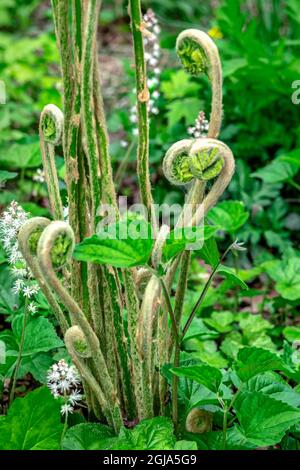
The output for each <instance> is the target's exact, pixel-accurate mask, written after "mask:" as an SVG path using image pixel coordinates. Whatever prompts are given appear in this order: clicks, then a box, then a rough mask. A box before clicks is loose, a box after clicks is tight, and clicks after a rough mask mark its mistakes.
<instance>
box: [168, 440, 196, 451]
mask: <svg viewBox="0 0 300 470" xmlns="http://www.w3.org/2000/svg"><path fill="white" fill-rule="evenodd" d="M197 449H198V447H197V443H196V442H195V441H177V442H176V444H175V447H174V450H197Z"/></svg>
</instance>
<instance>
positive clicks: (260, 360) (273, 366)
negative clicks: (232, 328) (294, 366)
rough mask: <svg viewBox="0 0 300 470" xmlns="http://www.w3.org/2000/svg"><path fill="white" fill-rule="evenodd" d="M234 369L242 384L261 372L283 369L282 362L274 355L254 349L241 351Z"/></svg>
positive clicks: (263, 350)
mask: <svg viewBox="0 0 300 470" xmlns="http://www.w3.org/2000/svg"><path fill="white" fill-rule="evenodd" d="M234 367H235V370H236V372H237V375H238V376H239V378H240V379H241V380H242V381H243V382H246V381H247V380H249V379H251V377H255V375H257V374H261V373H262V372H266V371H269V370H282V369H284V365H283V363H282V360H281V359H280V357H278V356H277V355H276V354H274V353H272V352H271V351H269V350H267V349H261V348H254V347H252V348H248V347H246V348H243V349H241V350H240V351H239V353H238V355H237V361H236V363H235V365H234Z"/></svg>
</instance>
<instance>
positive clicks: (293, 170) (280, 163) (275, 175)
mask: <svg viewBox="0 0 300 470" xmlns="http://www.w3.org/2000/svg"><path fill="white" fill-rule="evenodd" d="M299 157H300V150H295V151H293V152H291V153H290V154H286V155H282V156H280V157H278V158H276V159H275V160H273V161H272V162H271V163H269V164H268V165H266V166H265V167H263V168H261V169H259V170H257V171H255V172H254V173H252V176H254V177H256V178H260V179H262V180H263V181H264V182H265V183H268V184H276V183H282V182H284V181H288V180H289V179H292V178H293V177H294V176H295V175H296V174H297V173H298V171H299V163H300V158H299Z"/></svg>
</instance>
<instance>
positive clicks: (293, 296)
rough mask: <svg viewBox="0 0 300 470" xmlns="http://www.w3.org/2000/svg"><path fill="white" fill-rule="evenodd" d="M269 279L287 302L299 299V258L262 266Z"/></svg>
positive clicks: (272, 262) (290, 258)
mask: <svg viewBox="0 0 300 470" xmlns="http://www.w3.org/2000/svg"><path fill="white" fill-rule="evenodd" d="M264 266H265V268H266V271H267V273H268V274H269V276H270V278H271V279H273V281H275V282H276V284H275V289H276V290H277V292H279V294H280V295H281V296H282V297H283V298H284V299H287V300H297V299H300V257H296V256H294V257H289V258H287V259H284V260H282V261H271V262H269V263H268V262H267V263H265V264H264Z"/></svg>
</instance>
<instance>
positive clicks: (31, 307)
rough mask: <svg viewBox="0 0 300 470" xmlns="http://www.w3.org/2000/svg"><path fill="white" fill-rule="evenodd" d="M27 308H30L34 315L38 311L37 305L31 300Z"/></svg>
mask: <svg viewBox="0 0 300 470" xmlns="http://www.w3.org/2000/svg"><path fill="white" fill-rule="evenodd" d="M27 308H28V311H29V312H30V313H32V314H33V315H34V314H35V313H36V312H37V311H38V308H37V306H36V305H35V304H34V303H33V302H30V304H29V305H28V307H27Z"/></svg>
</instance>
